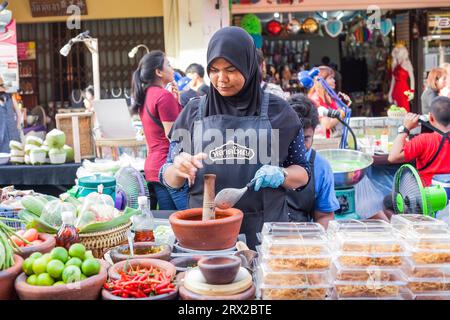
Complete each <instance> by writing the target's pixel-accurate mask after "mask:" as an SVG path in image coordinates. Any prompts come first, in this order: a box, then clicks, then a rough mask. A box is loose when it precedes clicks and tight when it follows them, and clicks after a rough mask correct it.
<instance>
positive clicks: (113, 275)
mask: <svg viewBox="0 0 450 320" xmlns="http://www.w3.org/2000/svg"><path fill="white" fill-rule="evenodd" d="M125 266H127V267H130V266H131V267H133V268H136V267H137V266H140V267H144V268H148V267H151V266H153V267H157V268H158V269H161V270H164V271H165V272H166V275H167V276H170V277H174V276H175V274H176V273H177V270H176V268H175V266H174V265H173V264H171V263H170V262H168V261H164V260H158V259H131V260H125V261H120V262H118V263H116V264H114V265H113V266H112V267H111V268H109V270H108V276H109V278H110V279H111V280H118V279H120V275H119V271H121V270H123V268H124V267H125Z"/></svg>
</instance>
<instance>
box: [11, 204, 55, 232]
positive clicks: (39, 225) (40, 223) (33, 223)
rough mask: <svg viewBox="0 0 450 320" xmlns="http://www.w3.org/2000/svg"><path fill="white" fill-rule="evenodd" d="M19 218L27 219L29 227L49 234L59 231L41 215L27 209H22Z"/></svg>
mask: <svg viewBox="0 0 450 320" xmlns="http://www.w3.org/2000/svg"><path fill="white" fill-rule="evenodd" d="M19 218H20V219H22V220H24V221H25V223H26V225H27V228H34V229H36V230H37V231H38V232H42V233H49V234H56V233H57V232H58V229H56V228H55V227H52V226H51V225H49V224H48V223H46V222H45V221H44V220H42V219H41V218H40V217H38V216H37V215H35V214H33V213H32V212H29V211H27V210H22V211H20V212H19Z"/></svg>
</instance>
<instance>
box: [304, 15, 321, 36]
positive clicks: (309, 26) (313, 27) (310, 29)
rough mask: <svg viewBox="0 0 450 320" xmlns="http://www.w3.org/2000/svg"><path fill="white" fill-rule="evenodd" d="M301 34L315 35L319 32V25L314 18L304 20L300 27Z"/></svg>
mask: <svg viewBox="0 0 450 320" xmlns="http://www.w3.org/2000/svg"><path fill="white" fill-rule="evenodd" d="M302 29H303V32H305V33H316V32H317V31H318V30H319V24H318V23H317V21H316V19H314V18H311V17H310V18H306V19H305V21H303V25H302Z"/></svg>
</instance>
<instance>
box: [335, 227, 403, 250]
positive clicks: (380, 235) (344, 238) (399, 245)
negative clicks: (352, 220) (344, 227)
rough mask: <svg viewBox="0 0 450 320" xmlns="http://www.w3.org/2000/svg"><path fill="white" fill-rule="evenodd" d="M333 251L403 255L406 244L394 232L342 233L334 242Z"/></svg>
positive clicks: (339, 233) (362, 231)
mask: <svg viewBox="0 0 450 320" xmlns="http://www.w3.org/2000/svg"><path fill="white" fill-rule="evenodd" d="M332 243H333V249H334V250H335V251H341V252H357V253H374V254H377V253H403V252H405V242H404V240H403V238H401V237H400V235H399V234H398V233H396V232H394V231H392V230H389V231H388V230H385V231H374V230H360V231H340V232H338V233H336V235H335V238H334V240H333V242H332Z"/></svg>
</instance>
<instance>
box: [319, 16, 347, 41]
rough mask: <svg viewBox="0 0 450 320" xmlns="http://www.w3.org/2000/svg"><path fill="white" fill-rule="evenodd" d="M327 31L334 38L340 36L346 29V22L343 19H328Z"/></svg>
mask: <svg viewBox="0 0 450 320" xmlns="http://www.w3.org/2000/svg"><path fill="white" fill-rule="evenodd" d="M324 28H325V32H326V33H327V34H328V35H329V36H330V37H332V38H336V37H337V36H339V35H340V34H341V32H342V30H343V29H344V24H343V23H342V21H341V20H328V21H327V22H325V24H324Z"/></svg>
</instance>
